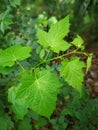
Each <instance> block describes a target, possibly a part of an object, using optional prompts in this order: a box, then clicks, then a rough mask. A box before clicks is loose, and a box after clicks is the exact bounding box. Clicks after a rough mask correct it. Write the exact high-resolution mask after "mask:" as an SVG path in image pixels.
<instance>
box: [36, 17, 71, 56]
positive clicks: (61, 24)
mask: <svg viewBox="0 0 98 130" xmlns="http://www.w3.org/2000/svg"><path fill="white" fill-rule="evenodd" d="M69 25H70V24H69V16H67V17H65V18H64V19H62V20H60V21H58V22H56V24H53V25H52V26H51V28H50V30H49V32H45V31H43V30H40V29H38V31H37V37H38V43H39V44H40V45H42V46H43V47H46V48H48V47H50V49H51V50H52V51H54V52H56V53H58V52H59V51H66V50H67V49H68V48H69V47H70V46H72V45H71V44H69V43H67V42H66V41H64V40H63V38H64V37H65V36H67V34H68V32H69Z"/></svg>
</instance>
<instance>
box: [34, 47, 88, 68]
mask: <svg viewBox="0 0 98 130" xmlns="http://www.w3.org/2000/svg"><path fill="white" fill-rule="evenodd" d="M71 54H83V55H85V56H87V57H88V54H87V53H86V52H78V51H77V49H76V50H74V51H72V52H69V53H67V54H63V55H60V56H57V57H54V58H51V59H49V60H46V59H44V60H43V61H41V62H40V63H39V64H37V65H36V66H35V67H33V68H32V69H35V68H37V67H38V66H40V65H41V64H43V63H47V62H50V61H53V60H57V59H61V58H63V57H65V56H68V55H71Z"/></svg>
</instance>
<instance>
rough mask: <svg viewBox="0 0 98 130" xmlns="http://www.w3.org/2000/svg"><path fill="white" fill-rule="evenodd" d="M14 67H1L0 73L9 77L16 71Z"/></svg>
mask: <svg viewBox="0 0 98 130" xmlns="http://www.w3.org/2000/svg"><path fill="white" fill-rule="evenodd" d="M14 69H15V68H14V67H1V66H0V73H2V74H4V75H7V74H9V73H11V72H12V71H14Z"/></svg>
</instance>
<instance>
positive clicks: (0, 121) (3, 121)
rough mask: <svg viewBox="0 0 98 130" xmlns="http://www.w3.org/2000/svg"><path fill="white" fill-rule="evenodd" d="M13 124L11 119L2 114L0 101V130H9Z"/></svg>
mask: <svg viewBox="0 0 98 130" xmlns="http://www.w3.org/2000/svg"><path fill="white" fill-rule="evenodd" d="M13 127H14V123H13V122H12V121H11V118H10V117H9V116H8V115H7V114H6V113H5V112H4V106H3V103H2V102H1V101H0V130H11V129H12V128H13Z"/></svg>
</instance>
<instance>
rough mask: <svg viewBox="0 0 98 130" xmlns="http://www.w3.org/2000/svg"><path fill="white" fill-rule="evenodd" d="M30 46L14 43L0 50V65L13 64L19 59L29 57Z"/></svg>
mask: <svg viewBox="0 0 98 130" xmlns="http://www.w3.org/2000/svg"><path fill="white" fill-rule="evenodd" d="M30 52H31V47H30V46H25V47H23V46H21V45H14V46H11V47H8V48H7V49H5V50H0V66H3V67H5V66H13V65H14V63H15V62H16V61H17V60H19V61H21V60H24V59H26V58H28V57H30Z"/></svg>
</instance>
